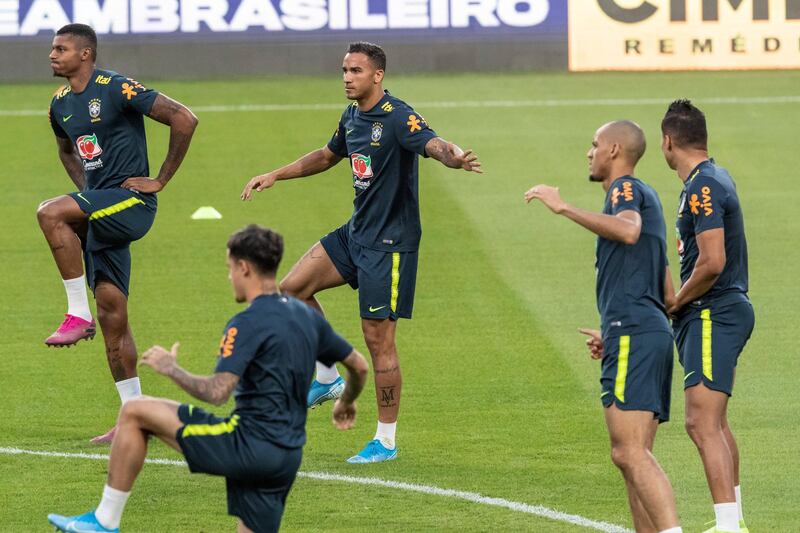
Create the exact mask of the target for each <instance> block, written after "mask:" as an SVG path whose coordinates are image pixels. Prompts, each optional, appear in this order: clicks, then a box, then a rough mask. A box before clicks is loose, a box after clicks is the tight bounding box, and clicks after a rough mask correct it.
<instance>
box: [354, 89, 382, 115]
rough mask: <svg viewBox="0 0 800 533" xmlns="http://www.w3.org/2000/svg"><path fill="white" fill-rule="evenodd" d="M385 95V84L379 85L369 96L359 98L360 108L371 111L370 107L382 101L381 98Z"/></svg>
mask: <svg viewBox="0 0 800 533" xmlns="http://www.w3.org/2000/svg"><path fill="white" fill-rule="evenodd" d="M383 95H384V92H383V86H381V85H378V88H377V89H375V90H374V91H373V92H372V93H370V94H369V95H368V96H366V97H365V98H362V99H359V100H357V101H358V109H360V110H362V111H369V110H370V109H372V108H373V107H375V106H376V105H378V102H380V101H381V98H383Z"/></svg>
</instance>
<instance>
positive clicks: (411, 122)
mask: <svg viewBox="0 0 800 533" xmlns="http://www.w3.org/2000/svg"><path fill="white" fill-rule="evenodd" d="M406 126H408V131H409V132H410V133H414V132H415V131H420V130H421V129H422V121H421V120H420V119H419V117H418V116H417V115H408V122H406Z"/></svg>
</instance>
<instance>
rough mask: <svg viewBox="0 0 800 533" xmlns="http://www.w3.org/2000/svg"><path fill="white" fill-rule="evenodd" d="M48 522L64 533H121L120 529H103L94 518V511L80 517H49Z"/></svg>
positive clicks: (57, 515)
mask: <svg viewBox="0 0 800 533" xmlns="http://www.w3.org/2000/svg"><path fill="white" fill-rule="evenodd" d="M47 521H48V522H50V523H51V524H53V525H54V526H56V531H63V532H64V533H119V528H116V529H108V528H105V527H103V526H102V525H101V524H100V522H98V521H97V517H95V516H94V511H89V512H88V513H86V514H82V515H80V516H61V515H60V514H49V515H47Z"/></svg>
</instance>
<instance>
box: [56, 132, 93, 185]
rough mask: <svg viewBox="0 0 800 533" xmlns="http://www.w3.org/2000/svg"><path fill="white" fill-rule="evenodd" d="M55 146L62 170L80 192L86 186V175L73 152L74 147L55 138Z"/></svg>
mask: <svg viewBox="0 0 800 533" xmlns="http://www.w3.org/2000/svg"><path fill="white" fill-rule="evenodd" d="M56 144H58V157H59V159H61V164H62V165H64V170H66V171H67V174H69V178H70V179H71V180H72V183H74V184H75V186H76V187H77V188H78V190H79V191H82V190H83V188H84V187H85V186H86V173H85V172H84V169H83V163H82V162H81V158H80V156H79V155H78V152H77V151H76V150H75V145H74V144H72V141H71V140H69V139H68V138H64V137H56Z"/></svg>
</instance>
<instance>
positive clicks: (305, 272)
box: [242, 43, 481, 463]
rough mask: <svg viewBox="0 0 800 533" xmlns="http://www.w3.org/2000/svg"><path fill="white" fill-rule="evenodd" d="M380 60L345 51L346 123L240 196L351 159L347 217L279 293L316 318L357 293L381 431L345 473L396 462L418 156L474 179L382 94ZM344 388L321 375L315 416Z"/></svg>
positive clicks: (362, 48)
mask: <svg viewBox="0 0 800 533" xmlns="http://www.w3.org/2000/svg"><path fill="white" fill-rule="evenodd" d="M385 68H386V55H385V54H384V52H383V50H382V49H381V48H380V47H379V46H376V45H374V44H370V43H354V44H351V45H350V47H349V49H348V52H347V55H345V57H344V61H343V63H342V71H343V79H344V87H345V94H346V96H347V98H348V99H350V100H353V103H352V104H351V105H349V106H347V108H346V109H345V111H344V113H342V116H341V119H340V120H339V123H338V125H337V126H336V129H335V130H334V132H333V136H332V137H331V140H330V141H329V142H328V144H327V145H326V146H324V147H322V148H320V149H319V150H315V151H314V152H311V153H309V154H307V155H305V156H304V157H302V158H300V159H298V160H297V161H295V162H294V163H292V164H290V165H287V166H284V167H282V168H279V169H277V170H274V171H272V172H269V173H267V174H263V175H261V176H256V177H254V178H253V179H251V180H250V181H249V182H248V183H247V185H246V186H245V188H244V190H243V191H242V199H243V200H247V199H250V197H251V195H252V193H253V192H254V191H256V192H258V191H262V190H264V189H266V188H269V187H272V186H273V185H274V184H275V182H276V181H278V180H286V179H292V178H299V177H304V176H311V175H313V174H318V173H320V172H323V171H325V170H328V169H329V168H331V167H333V166H334V165H336V164H337V163H338V162H339V161H341V160H342V159H343V158H345V157H346V158H348V159H349V161H350V167H351V170H352V174H353V188H354V189H355V199H354V200H353V205H354V209H353V215H352V217H351V218H350V220H349V221H347V222H346V223H345V224H344V225H342V226H341V227H339V228H338V229H336V230H334V231H332V232H331V233H330V234H328V235H326V236H325V237H323V238H322V239H320V241H319V242H318V243H316V244H315V245H314V246H312V247H311V249H310V250H309V251H308V252H307V253H306V254H305V255H304V256H303V257H302V258H301V259H300V260H299V261H298V262H297V264H295V266H294V267H292V270H291V271H290V272H289V274H288V275H287V276H286V278H284V279H283V281H281V290H283V291H285V292H287V293H288V294H292V295H294V296H296V297H297V298H299V299H301V300H303V301H305V302H306V303H308V304H309V305H310V306H312V307H314V308H315V309H317V310H318V311H319V312H320V313H322V307H321V306H320V304H319V302H318V301H317V299H316V297H315V295H316V294H317V293H318V292H320V291H323V290H325V289H330V288H332V287H338V286H341V285H344V284H349V285H350V286H351V287H353V288H354V289H358V299H359V307H360V312H361V327H362V330H363V332H364V340H365V341H366V344H367V347H368V348H369V352H370V355H371V356H372V363H373V369H374V371H375V393H376V396H377V398H376V399H377V403H378V428H377V431H376V434H375V438H374V439H373V440H372V441H370V442H369V443H368V444H367V446H366V447H365V448H364V449H363V450H362V451H361V452H359V453H358V454H357V455H355V456H353V457H351V458H350V459H348V462H351V463H368V462H379V461H386V460H390V459H394V458H395V457H396V456H397V446H396V442H395V432H396V425H397V414H398V411H399V409H400V390H401V386H402V379H401V375H400V363H399V360H398V357H397V346H396V343H395V332H396V327H397V320H398V319H399V318H411V311H412V307H413V303H414V287H415V284H416V275H417V252H418V250H419V241H420V236H421V233H422V231H421V227H420V219H419V192H418V187H419V185H418V167H417V165H418V156H423V157H432V158H434V159H436V160H438V161H440V162H441V163H442V164H444V165H445V166H447V167H450V168H461V169H464V170H466V171H471V172H480V171H481V170H480V163H479V162H478V161H477V158H476V156H475V155H474V154H472V153H471V152H470V151H469V150H467V151H462V150H461V149H460V148H459V147H458V146H456V145H454V144H453V143H449V142H447V141H445V140H443V139H442V138H440V137H438V136H437V135H436V133H435V132H434V131H433V130H432V129H430V127H429V126H428V123H427V121H426V120H425V119H424V118H423V117H422V116H421V115H420V114H419V113H417V112H416V111H414V110H413V109H412V108H411V107H410V106H409V105H408V104H406V103H405V102H403V101H402V100H400V99H398V98H396V97H395V96H393V95H391V94H389V92H388V91H384V89H383V75H384V70H385ZM342 387H343V380H342V378H341V377H340V376H339V374H338V372H337V371H336V368H335V367H331V368H326V367H325V366H324V365H317V377H316V380H315V381H314V383H313V384H312V387H311V390H310V391H309V397H308V404H309V407H314V406H316V405H319V404H320V403H322V402H324V401H326V400H329V399H332V398H336V397H337V395H338V394H340V393H341V390H342Z"/></svg>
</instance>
